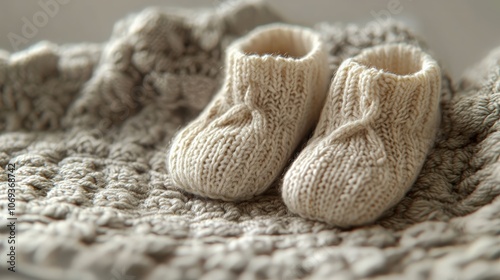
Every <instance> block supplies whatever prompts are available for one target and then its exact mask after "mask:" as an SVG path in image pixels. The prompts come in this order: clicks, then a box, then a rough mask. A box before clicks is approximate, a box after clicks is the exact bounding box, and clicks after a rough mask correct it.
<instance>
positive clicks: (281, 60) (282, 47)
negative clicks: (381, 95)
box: [167, 24, 330, 201]
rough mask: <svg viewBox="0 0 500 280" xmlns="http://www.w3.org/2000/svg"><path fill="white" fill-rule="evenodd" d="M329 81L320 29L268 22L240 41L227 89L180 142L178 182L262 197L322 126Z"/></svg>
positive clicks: (231, 56) (175, 164)
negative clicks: (308, 137) (317, 126)
mask: <svg viewBox="0 0 500 280" xmlns="http://www.w3.org/2000/svg"><path fill="white" fill-rule="evenodd" d="M329 76H330V72H329V70H328V64H327V60H326V51H325V49H324V46H323V44H322V42H321V41H320V37H319V35H318V34H316V33H315V32H312V30H308V29H306V28H302V27H292V26H288V25H284V24H273V25H266V26H264V27H261V28H257V29H256V30H254V31H252V32H251V33H250V34H248V35H247V36H245V37H244V38H242V39H240V40H238V41H237V42H234V43H233V44H232V45H231V46H230V47H229V48H228V50H227V61H226V76H225V81H224V85H223V86H222V88H221V90H220V91H219V93H218V94H217V96H215V98H214V99H213V100H212V102H211V103H210V104H209V105H208V106H207V108H206V109H205V110H204V111H203V113H202V114H201V115H200V116H199V117H198V118H197V119H196V120H194V121H193V122H191V123H190V124H189V125H188V126H187V127H186V128H184V129H183V130H182V131H181V132H180V133H179V134H178V135H177V136H176V137H175V139H174V141H173V143H172V147H171V148H170V151H169V156H168V159H167V160H168V163H167V165H168V167H169V172H170V174H171V176H172V180H173V183H174V184H176V185H177V186H180V187H182V188H183V189H184V190H186V191H188V192H191V193H195V194H200V195H202V196H205V197H210V198H215V199H222V200H229V201H230V200H243V199H249V198H252V197H253V196H255V195H258V194H261V193H262V192H263V191H265V190H266V189H267V188H268V187H269V186H270V185H271V183H272V182H273V181H274V180H275V179H276V178H277V177H278V176H279V174H280V173H281V171H282V170H283V168H284V167H285V165H286V164H287V163H288V160H289V158H290V156H291V155H292V153H293V152H294V150H295V149H296V148H297V145H298V144H299V143H300V142H301V141H302V139H303V138H304V137H305V136H306V134H307V133H308V132H309V131H310V130H311V128H313V127H314V126H315V124H316V122H317V120H318V116H319V114H318V113H319V112H320V111H321V107H322V105H323V101H324V98H325V94H326V90H327V86H328V82H329V81H328V79H327V78H328V77H329Z"/></svg>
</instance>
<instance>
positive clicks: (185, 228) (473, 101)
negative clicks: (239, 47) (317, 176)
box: [0, 1, 500, 280]
mask: <svg viewBox="0 0 500 280" xmlns="http://www.w3.org/2000/svg"><path fill="white" fill-rule="evenodd" d="M199 13H201V14H199ZM279 19H280V17H279V16H276V15H275V14H274V13H273V12H272V11H270V10H269V8H267V7H266V5H265V4H263V3H262V2H256V1H251V2H250V1H243V2H230V3H228V4H224V5H223V6H221V7H217V8H215V9H212V10H209V11H182V13H180V12H179V11H177V10H175V11H173V10H168V9H167V10H160V9H148V10H146V11H144V12H142V13H139V14H137V15H133V16H130V17H128V18H126V19H124V20H123V21H120V22H119V23H117V25H116V27H115V30H114V33H113V35H112V37H111V38H110V39H109V41H107V42H105V43H103V44H96V45H89V44H76V45H64V46H58V45H54V44H50V43H42V44H39V45H37V46H34V47H33V48H31V49H29V50H25V51H21V52H18V53H15V54H8V53H2V54H0V130H1V133H0V166H2V170H3V171H1V172H0V221H1V223H2V225H1V226H0V240H2V242H0V278H1V279H50V280H54V279H64V280H68V279H165V278H167V277H168V278H169V279H237V278H240V279H266V278H267V279H301V278H302V279H304V278H307V279H331V278H332V276H335V277H336V278H338V279H376V278H378V279H440V280H441V279H488V277H489V279H494V277H495V276H497V275H498V274H499V273H500V271H499V270H500V268H499V266H498V258H499V254H498V252H499V250H500V241H499V239H498V233H499V232H500V216H499V215H500V199H499V198H498V196H499V194H500V162H499V155H500V132H499V129H500V111H499V107H498V104H499V103H500V63H499V59H500V50H498V49H497V51H496V52H493V53H492V54H491V56H488V57H487V58H485V59H484V61H483V62H481V63H479V64H478V65H477V66H475V67H474V68H473V70H472V71H471V72H466V74H465V76H464V78H463V79H461V80H457V81H455V82H453V83H451V80H450V79H449V78H448V76H447V75H446V71H443V75H442V79H441V80H442V89H441V105H442V108H443V112H442V121H441V125H440V127H439V130H438V134H437V138H436V144H435V146H434V148H433V149H432V150H431V151H430V153H429V155H428V156H427V158H426V160H425V163H424V165H423V167H422V170H421V171H420V173H419V175H418V177H417V180H416V182H415V183H414V184H413V186H412V187H411V189H410V190H409V192H408V193H407V194H406V195H405V196H404V197H403V199H402V201H401V202H399V203H398V204H396V205H395V206H394V207H392V208H390V209H389V210H388V211H386V212H385V213H384V215H383V217H381V219H379V220H378V221H377V222H376V223H375V224H374V225H370V226H364V227H358V228H354V229H349V230H342V229H339V228H337V227H335V226H331V225H328V224H326V223H323V222H314V221H310V220H307V219H304V218H302V217H299V216H298V215H296V214H293V213H291V212H290V211H288V209H287V207H286V206H285V204H284V203H283V200H282V198H281V194H280V192H279V189H278V186H280V185H281V184H280V182H279V181H278V182H276V184H273V185H271V186H270V188H269V189H268V190H267V191H266V192H264V193H262V194H261V195H260V196H257V197H255V198H254V199H251V200H249V201H245V202H236V203H235V202H223V201H216V200H212V199H205V198H201V197H199V196H195V195H192V194H189V193H187V192H184V191H182V190H180V189H178V188H177V187H176V186H175V185H174V184H173V183H172V177H171V175H170V174H169V173H168V171H167V168H166V166H165V155H166V153H167V147H168V144H169V143H170V142H171V141H172V137H173V135H175V134H176V133H177V132H178V131H179V129H181V128H182V127H183V126H185V125H186V124H187V122H188V121H190V120H192V119H193V118H194V117H195V116H197V115H198V113H199V112H200V110H202V109H203V108H204V107H205V105H206V104H207V103H208V102H209V100H210V99H211V98H212V96H213V95H214V94H216V92H217V90H218V89H219V88H220V86H221V85H222V84H223V80H224V73H225V70H226V69H225V68H224V67H225V63H224V60H223V55H224V50H225V49H226V48H227V46H228V45H230V43H231V42H233V41H234V39H236V38H241V37H242V36H244V34H247V33H246V32H248V31H250V30H252V29H253V28H254V27H255V26H257V25H263V24H266V23H270V22H274V21H279ZM314 30H315V31H316V32H319V33H320V34H321V36H322V37H323V40H324V42H325V45H326V50H327V53H328V59H327V61H328V66H329V67H330V71H331V72H335V71H337V69H338V67H339V65H340V64H341V63H342V61H344V60H346V59H348V58H350V57H354V56H356V55H358V54H359V53H360V52H361V51H362V50H364V49H366V48H369V47H372V46H378V45H381V44H391V43H405V44H410V45H415V46H420V47H422V46H423V45H424V44H423V43H422V41H421V40H419V39H417V37H416V36H415V35H414V34H413V33H412V32H411V31H410V30H408V28H406V27H404V26H403V25H402V24H399V23H394V22H392V23H387V24H382V25H379V24H371V25H367V26H358V25H340V24H331V23H324V24H319V25H316V26H315V27H314ZM424 50H425V51H426V52H429V50H428V49H425V48H424ZM434 57H435V56H434ZM442 69H444V67H442ZM444 70H445V69H444ZM452 84H455V85H456V86H452ZM8 163H11V164H15V165H16V170H15V171H14V174H15V176H16V211H15V214H16V217H17V218H18V220H17V224H16V230H17V233H16V243H17V244H18V245H19V246H16V260H17V261H16V263H17V267H16V268H17V269H16V270H17V272H16V273H12V272H10V271H8V270H7V267H6V266H7V265H8V263H7V262H6V259H5V258H6V250H7V247H6V246H7V244H6V242H5V240H7V238H8V236H9V232H8V231H7V229H8V228H7V227H6V226H5V223H6V221H7V204H6V201H7V188H6V187H5V186H6V182H7V175H6V172H5V171H4V170H5V169H3V168H4V167H5V166H7V164H8Z"/></svg>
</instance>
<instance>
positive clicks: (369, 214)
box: [282, 44, 441, 227]
mask: <svg viewBox="0 0 500 280" xmlns="http://www.w3.org/2000/svg"><path fill="white" fill-rule="evenodd" d="M440 85H441V76H440V68H439V66H438V64H437V63H436V61H434V60H433V59H432V58H431V57H430V56H429V55H427V54H425V53H423V52H422V51H421V50H420V49H419V48H417V47H412V46H409V45H404V44H396V45H391V44H389V45H382V46H378V47H373V48H370V49H367V50H365V51H363V52H362V53H361V54H359V55H358V56H356V57H354V58H350V59H347V60H345V61H344V62H343V63H342V64H341V66H340V67H339V69H338V71H337V73H336V76H335V78H334V79H333V82H332V84H331V87H330V92H329V95H328V96H327V97H326V102H325V107H324V108H323V111H322V113H321V117H320V120H319V122H318V125H317V127H316V129H315V131H314V135H313V136H312V138H311V140H310V141H309V143H308V145H307V146H306V148H305V149H304V150H303V151H301V153H300V154H299V156H298V158H297V159H296V160H295V161H294V163H293V164H292V166H291V167H290V169H289V170H288V171H287V172H286V174H285V178H284V182H283V193H282V195H283V199H284V202H285V204H286V205H287V206H288V208H289V209H290V210H291V211H292V212H294V213H298V214H299V215H301V216H303V217H306V218H310V219H314V220H320V221H324V222H327V223H330V224H333V225H337V226H341V227H347V226H354V225H362V224H366V223H370V222H373V221H374V220H375V219H377V218H378V217H379V216H380V215H381V214H382V213H383V212H384V211H385V210H387V209H388V208H389V207H391V206H392V205H394V204H396V203H397V202H398V201H399V200H401V199H402V197H403V196H404V195H405V193H406V191H407V190H408V189H409V187H410V186H411V185H412V184H413V182H414V181H415V180H416V177H417V175H418V173H419V171H420V169H421V167H422V165H423V162H424V160H425V157H426V155H427V153H428V151H429V150H430V148H431V147H432V145H433V142H434V138H435V134H436V132H437V127H438V124H439V121H440V115H439V111H440V110H439V99H440V94H439V93H440Z"/></svg>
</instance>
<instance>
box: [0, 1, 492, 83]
mask: <svg viewBox="0 0 500 280" xmlns="http://www.w3.org/2000/svg"><path fill="white" fill-rule="evenodd" d="M51 1H58V3H60V4H59V5H58V9H57V11H56V12H53V13H52V14H48V17H47V16H45V17H44V16H43V15H41V13H40V11H42V13H43V11H44V8H43V7H42V6H44V5H48V3H49V2H51ZM219 2H221V0H206V1H203V0H168V1H166V0H141V1H138V0H106V1H102V0H85V1H83V0H34V1H28V0H22V1H2V2H1V3H0V49H3V50H7V51H9V52H13V51H15V50H21V49H25V48H27V47H28V46H30V45H32V44H34V43H36V42H38V41H40V40H49V41H52V42H55V43H60V44H62V43H78V42H97V43H99V42H104V41H106V40H107V38H108V37H109V35H110V33H111V30H112V28H113V24H114V23H115V22H116V21H117V20H119V19H121V18H122V17H124V16H125V15H127V14H129V13H132V12H138V11H140V10H142V9H144V8H145V7H148V6H172V7H186V8H195V7H214V6H216V5H217V4H218V3H219ZM267 2H268V3H269V5H270V6H271V7H272V8H274V9H275V10H276V11H277V12H278V13H279V14H281V15H282V16H284V17H285V18H286V19H288V20H290V21H293V22H295V23H300V24H304V25H309V26H312V25H313V24H315V23H318V22H321V21H327V22H339V21H340V22H345V23H347V22H354V23H366V22H369V21H372V20H379V19H384V18H387V17H392V18H394V19H399V20H402V21H404V22H405V23H407V24H408V25H410V26H411V27H412V28H413V29H414V30H415V31H417V32H418V33H419V34H420V35H421V36H422V37H423V38H424V40H425V41H427V43H428V44H429V46H430V47H431V49H432V50H433V51H434V53H435V54H436V55H437V56H438V59H440V60H441V61H442V62H443V63H444V65H445V67H446V68H447V69H448V70H449V71H450V72H451V74H452V76H453V77H454V78H455V79H456V78H459V77H460V76H461V73H462V72H463V71H464V70H465V69H466V68H467V67H469V66H471V65H472V64H474V63H476V62H478V61H479V60H480V59H481V58H483V57H484V56H485V55H486V54H487V53H488V52H489V51H490V50H492V49H493V48H494V47H496V46H500V1H499V0H482V1H466V0H447V1H435V0H418V1H417V0H371V1H348V0H336V1H332V0H315V1H312V0H309V1H307V0H268V1H267ZM52 10H56V9H52ZM46 15H47V13H46ZM35 20H37V21H38V23H39V25H40V26H41V27H39V28H38V27H36V26H35V29H36V32H34V30H33V29H31V30H30V29H29V28H28V27H24V26H25V25H29V23H27V21H29V22H30V23H31V24H33V21H35ZM42 23H44V24H42ZM23 28H25V29H27V30H24V32H25V33H26V34H28V35H29V36H23ZM26 34H25V35H26ZM16 36H17V37H16ZM28 37H29V38H28Z"/></svg>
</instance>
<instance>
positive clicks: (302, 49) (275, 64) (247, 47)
mask: <svg viewBox="0 0 500 280" xmlns="http://www.w3.org/2000/svg"><path fill="white" fill-rule="evenodd" d="M226 59H227V63H226V65H227V68H226V77H228V79H229V80H228V81H227V83H226V86H228V87H229V90H230V91H231V92H233V94H236V95H238V94H245V91H246V89H247V88H248V86H252V84H255V83H257V84H259V85H260V86H267V87H269V89H270V90H271V91H276V92H279V89H297V88H307V87H308V86H310V84H309V83H311V82H314V81H317V79H313V77H317V76H324V77H325V78H324V79H323V80H324V81H322V82H324V83H328V81H327V77H328V75H327V72H328V68H327V64H326V63H325V61H326V59H327V58H326V52H325V50H324V48H323V44H322V42H321V40H320V38H319V35H317V34H315V33H314V32H312V31H310V30H308V29H306V28H300V27H292V26H289V25H284V24H271V25H267V26H265V27H260V28H257V29H255V30H254V31H252V32H251V33H250V34H249V35H248V36H246V37H244V38H242V39H240V40H239V41H237V42H236V43H235V44H233V45H232V46H231V47H230V48H229V49H228V52H227V58H226ZM298 90H299V91H300V89H298ZM281 92H283V93H286V92H289V91H281ZM321 94H322V95H323V96H319V98H320V99H323V98H324V95H325V94H326V92H324V93H320V95H321ZM277 97H279V96H277Z"/></svg>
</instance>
